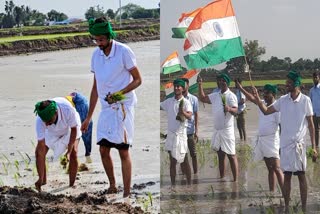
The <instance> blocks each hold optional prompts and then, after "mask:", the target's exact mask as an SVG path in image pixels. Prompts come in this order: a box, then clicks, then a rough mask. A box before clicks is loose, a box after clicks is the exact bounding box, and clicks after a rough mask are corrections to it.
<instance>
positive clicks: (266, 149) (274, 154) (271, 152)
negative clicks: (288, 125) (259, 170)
mask: <svg viewBox="0 0 320 214" xmlns="http://www.w3.org/2000/svg"><path fill="white" fill-rule="evenodd" d="M253 146H254V150H253V159H254V160H255V161H259V160H263V158H277V159H280V155H279V149H280V138H279V134H278V133H275V134H272V135H266V136H256V137H255V138H254V140H253Z"/></svg>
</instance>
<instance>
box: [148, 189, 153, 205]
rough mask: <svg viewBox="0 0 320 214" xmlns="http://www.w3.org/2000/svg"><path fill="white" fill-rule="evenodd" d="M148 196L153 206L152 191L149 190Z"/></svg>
mask: <svg viewBox="0 0 320 214" xmlns="http://www.w3.org/2000/svg"><path fill="white" fill-rule="evenodd" d="M148 198H149V201H150V204H151V206H153V203H152V194H151V192H148Z"/></svg>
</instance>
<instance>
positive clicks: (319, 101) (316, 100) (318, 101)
mask: <svg viewBox="0 0 320 214" xmlns="http://www.w3.org/2000/svg"><path fill="white" fill-rule="evenodd" d="M319 81H320V73H318V72H314V73H313V84H314V85H313V87H312V88H311V89H310V94H309V95H310V99H311V102H312V107H313V113H314V114H313V123H314V129H315V141H316V147H317V149H319V131H320V82H319Z"/></svg>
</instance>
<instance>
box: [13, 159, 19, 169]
mask: <svg viewBox="0 0 320 214" xmlns="http://www.w3.org/2000/svg"><path fill="white" fill-rule="evenodd" d="M14 166H15V167H16V169H17V171H19V170H20V169H19V161H17V160H15V161H14Z"/></svg>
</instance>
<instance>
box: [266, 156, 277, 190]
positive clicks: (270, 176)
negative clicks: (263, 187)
mask: <svg viewBox="0 0 320 214" xmlns="http://www.w3.org/2000/svg"><path fill="white" fill-rule="evenodd" d="M264 162H265V163H266V166H267V168H268V181H269V191H271V192H274V191H275V189H276V173H275V171H274V166H273V163H272V159H271V158H264Z"/></svg>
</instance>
